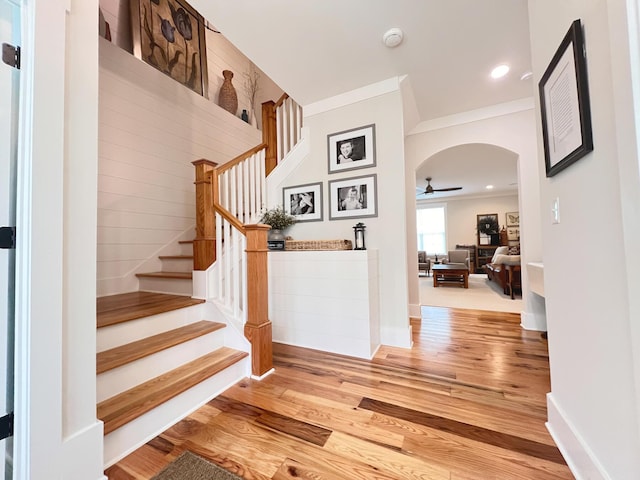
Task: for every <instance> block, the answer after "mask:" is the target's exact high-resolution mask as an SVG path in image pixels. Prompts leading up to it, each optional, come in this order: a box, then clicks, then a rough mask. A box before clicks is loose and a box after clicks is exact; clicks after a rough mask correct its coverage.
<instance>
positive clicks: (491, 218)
mask: <svg viewBox="0 0 640 480" xmlns="http://www.w3.org/2000/svg"><path fill="white" fill-rule="evenodd" d="M476 217H477V220H476V228H477V230H478V245H499V244H500V225H499V223H498V214H497V213H481V214H480V215H477V216H476Z"/></svg>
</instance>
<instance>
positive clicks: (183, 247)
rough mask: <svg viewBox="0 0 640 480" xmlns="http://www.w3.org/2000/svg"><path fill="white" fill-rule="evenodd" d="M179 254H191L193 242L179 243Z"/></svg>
mask: <svg viewBox="0 0 640 480" xmlns="http://www.w3.org/2000/svg"><path fill="white" fill-rule="evenodd" d="M179 255H193V243H181V244H180V253H179Z"/></svg>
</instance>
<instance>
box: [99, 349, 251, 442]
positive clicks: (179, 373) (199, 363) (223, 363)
mask: <svg viewBox="0 0 640 480" xmlns="http://www.w3.org/2000/svg"><path fill="white" fill-rule="evenodd" d="M247 355H248V354H247V353H246V352H241V351H238V350H234V349H232V348H228V347H221V348H219V349H217V350H215V351H214V352H211V353H209V354H207V355H204V356H202V357H200V358H198V359H196V360H194V361H192V362H189V363H186V364H184V365H182V366H180V367H178V368H176V369H174V370H171V371H170V372H167V373H164V374H162V375H160V376H158V377H156V378H153V379H151V380H149V381H148V382H145V383H142V384H140V385H138V386H136V387H134V388H132V389H130V390H127V391H125V392H122V393H120V394H118V395H115V396H113V397H111V398H108V399H107V400H104V401H103V402H100V403H99V404H98V407H97V414H98V418H99V419H100V420H102V421H103V422H104V434H105V435H106V434H108V433H110V432H112V431H114V430H116V429H117V428H119V427H121V426H123V425H124V424H126V423H128V422H130V421H132V420H134V419H136V418H138V417H140V416H141V415H143V414H145V413H146V412H148V411H150V410H152V409H154V408H155V407H157V406H158V405H160V404H162V403H164V402H166V401H168V400H170V399H171V398H173V397H176V396H177V395H179V394H181V393H182V392H184V391H186V390H188V389H189V388H191V387H193V386H194V385H197V384H198V383H200V382H202V381H203V380H206V379H207V378H209V377H211V376H213V375H215V374H216V373H218V372H220V371H222V370H224V369H225V368H227V367H228V366H230V365H233V364H234V363H236V362H239V361H240V360H242V359H243V358H245V357H246V356H247Z"/></svg>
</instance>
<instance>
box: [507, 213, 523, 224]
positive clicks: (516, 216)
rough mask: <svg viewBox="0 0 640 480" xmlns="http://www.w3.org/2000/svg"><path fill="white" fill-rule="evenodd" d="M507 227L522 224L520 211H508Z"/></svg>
mask: <svg viewBox="0 0 640 480" xmlns="http://www.w3.org/2000/svg"><path fill="white" fill-rule="evenodd" d="M505 216H506V217H507V227H517V226H519V225H520V212H507V213H505Z"/></svg>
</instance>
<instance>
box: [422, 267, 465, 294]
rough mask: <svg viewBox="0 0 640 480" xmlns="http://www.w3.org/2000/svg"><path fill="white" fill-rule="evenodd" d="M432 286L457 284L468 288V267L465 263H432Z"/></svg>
mask: <svg viewBox="0 0 640 480" xmlns="http://www.w3.org/2000/svg"><path fill="white" fill-rule="evenodd" d="M431 272H432V274H433V286H434V287H439V286H440V285H444V284H458V285H460V286H461V287H464V288H469V269H468V268H467V266H466V265H462V264H457V263H445V264H444V265H432V266H431Z"/></svg>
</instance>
